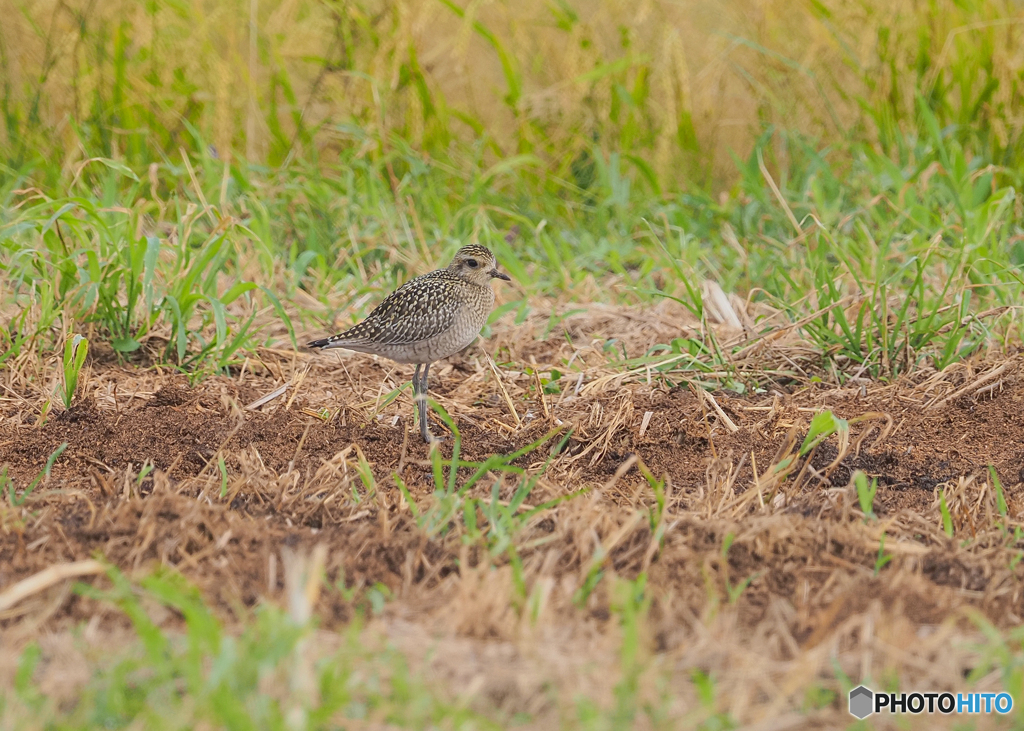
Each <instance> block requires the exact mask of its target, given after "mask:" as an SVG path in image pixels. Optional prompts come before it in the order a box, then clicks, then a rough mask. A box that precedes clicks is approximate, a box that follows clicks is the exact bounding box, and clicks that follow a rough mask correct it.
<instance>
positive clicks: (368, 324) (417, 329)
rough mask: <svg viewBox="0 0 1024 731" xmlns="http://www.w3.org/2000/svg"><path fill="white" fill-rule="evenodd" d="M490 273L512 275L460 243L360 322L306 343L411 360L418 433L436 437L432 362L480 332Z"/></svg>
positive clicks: (487, 309) (489, 299)
mask: <svg viewBox="0 0 1024 731" xmlns="http://www.w3.org/2000/svg"><path fill="white" fill-rule="evenodd" d="M492 279H504V280H505V281H506V282H508V281H511V279H510V278H509V276H508V275H507V274H504V273H502V272H500V271H498V267H497V260H495V258H494V254H492V253H491V252H490V250H489V249H487V248H486V247H484V246H479V245H477V244H471V245H469V246H463V247H462V248H461V249H459V250H458V251H457V252H456V253H455V258H454V259H452V263H451V264H449V265H448V266H447V267H446V268H445V269H438V270H437V271H434V272H430V273H429V274H424V275H422V276H419V277H416V278H415V279H411V280H409V281H408V282H406V283H405V284H403V285H402V286H401V287H399V288H398V289H396V290H395V291H394V292H392V293H391V294H390V295H388V296H387V297H386V298H385V299H384V301H383V302H381V303H380V304H379V305H377V307H376V308H374V310H373V312H371V313H370V314H369V315H368V316H367V318H366V319H365V320H363V321H362V322H360V323H359V324H358V325H356V326H354V327H352V328H350V329H348V330H346V331H345V332H343V333H340V334H338V335H332V336H331V337H329V338H324V339H322V340H314V341H312V342H310V343H308V344H307V347H310V348H321V349H327V348H347V349H348V350H355V351H358V352H360V353H374V354H376V355H380V356H383V357H385V358H390V359H391V360H393V361H395V362H397V363H415V364H416V372H415V374H414V375H413V377H412V387H413V394H414V397H413V398H414V400H415V402H416V408H417V412H418V414H419V420H420V435H421V436H422V437H423V441H425V442H428V443H429V442H432V441H435V437H434V435H432V434H431V433H430V429H429V428H428V427H427V374H428V373H429V372H430V364H431V363H433V362H434V361H437V360H441V359H442V358H447V357H448V356H449V355H454V354H455V353H458V352H459V351H460V350H462V349H463V348H465V347H466V346H467V345H469V344H470V343H472V342H473V340H474V339H475V338H476V336H477V335H479V334H480V330H481V329H482V328H483V326H484V324H485V323H486V322H487V316H488V315H489V314H490V313H491V309H492V308H493V307H494V290H492V289H491V285H490V281H491V280H492Z"/></svg>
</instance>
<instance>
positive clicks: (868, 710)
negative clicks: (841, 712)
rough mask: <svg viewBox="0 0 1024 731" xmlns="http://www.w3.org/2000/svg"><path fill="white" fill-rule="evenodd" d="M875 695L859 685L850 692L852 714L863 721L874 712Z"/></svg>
mask: <svg viewBox="0 0 1024 731" xmlns="http://www.w3.org/2000/svg"><path fill="white" fill-rule="evenodd" d="M874 700H875V694H874V693H872V692H871V690H870V689H869V688H865V687H864V686H863V685H858V686H857V687H856V688H854V689H853V690H851V691H850V713H851V714H852V715H854V716H856V717H857V718H859V719H861V720H863V719H865V718H867V717H868V716H870V715H871V714H872V713H873V712H874V708H873V706H874Z"/></svg>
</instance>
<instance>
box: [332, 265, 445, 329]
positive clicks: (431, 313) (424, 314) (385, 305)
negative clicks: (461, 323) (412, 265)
mask: <svg viewBox="0 0 1024 731" xmlns="http://www.w3.org/2000/svg"><path fill="white" fill-rule="evenodd" d="M441 271H442V272H443V270H441ZM458 295H459V291H458V285H457V283H456V282H454V281H452V280H451V279H449V278H448V277H447V276H443V275H441V272H431V273H430V274H425V275H423V276H422V277H417V278H416V279H413V280H410V281H408V282H406V283H405V284H403V285H402V286H401V287H399V288H398V289H396V290H395V291H394V292H392V293H391V294H389V295H388V296H387V297H386V298H385V299H384V301H383V302H381V303H380V304H379V305H377V307H375V308H374V310H373V312H371V313H370V314H369V315H368V316H367V317H366V319H365V320H363V321H362V322H360V323H359V324H358V325H356V326H355V327H352V328H351V329H349V330H347V331H345V332H343V333H342V334H341V335H336V336H335V337H336V338H337V339H338V340H337V342H338V344H339V345H340V344H342V343H344V342H345V341H349V342H372V343H378V344H382V345H408V344H411V343H416V342H419V341H421V340H429V339H430V338H432V337H434V336H436V335H440V334H441V333H443V332H444V331H445V330H447V329H448V328H450V327H451V326H452V324H453V323H454V322H455V316H456V314H457V313H458V311H459V308H460V307H461V298H460V297H459V296H458ZM333 339H334V338H332V340H333Z"/></svg>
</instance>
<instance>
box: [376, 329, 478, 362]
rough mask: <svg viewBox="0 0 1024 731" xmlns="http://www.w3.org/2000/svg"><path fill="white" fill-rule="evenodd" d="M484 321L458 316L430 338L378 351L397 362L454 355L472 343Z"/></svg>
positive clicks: (424, 360) (419, 360)
mask: <svg viewBox="0 0 1024 731" xmlns="http://www.w3.org/2000/svg"><path fill="white" fill-rule="evenodd" d="M478 320H479V321H478ZM485 321H486V320H485V319H484V318H472V319H471V318H465V319H461V318H460V319H459V320H456V322H455V323H454V324H453V325H452V327H450V328H448V329H447V330H445V331H444V332H443V333H439V334H437V335H435V336H434V337H432V338H427V339H426V340H419V341H417V342H415V343H404V344H401V345H398V344H392V345H387V346H385V347H382V348H381V350H380V351H379V353H380V355H383V356H384V357H386V358H390V359H391V360H393V361H396V362H398V363H433V362H434V361H435V360H441V359H442V358H447V357H448V356H450V355H455V354H456V353H458V352H459V351H460V350H462V349H463V348H465V347H466V346H468V345H469V344H470V343H472V342H473V340H474V339H476V336H477V335H479V334H480V330H481V329H482V328H483V326H484V322H485Z"/></svg>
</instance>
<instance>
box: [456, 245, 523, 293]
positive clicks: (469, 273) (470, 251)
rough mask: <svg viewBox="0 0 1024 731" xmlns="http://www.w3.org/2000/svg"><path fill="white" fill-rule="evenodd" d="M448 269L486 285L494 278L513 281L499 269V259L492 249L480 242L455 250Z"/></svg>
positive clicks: (467, 279) (468, 279) (468, 280)
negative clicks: (495, 256)
mask: <svg viewBox="0 0 1024 731" xmlns="http://www.w3.org/2000/svg"><path fill="white" fill-rule="evenodd" d="M448 271H450V272H452V273H454V274H456V275H458V276H459V277H461V278H462V279H464V280H466V281H467V282H470V283H472V284H481V285H484V284H487V283H488V282H489V281H490V280H492V279H504V280H505V281H506V282H510V281H512V280H511V278H510V277H509V276H508V275H507V274H505V273H504V272H500V271H498V261H497V259H495V258H494V254H492V253H491V251H490V249H488V248H487V247H485V246H480V245H479V244H470V245H469V246H463V247H462V248H461V249H459V250H458V251H457V252H455V258H454V259H452V263H451V264H449V265H448Z"/></svg>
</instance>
